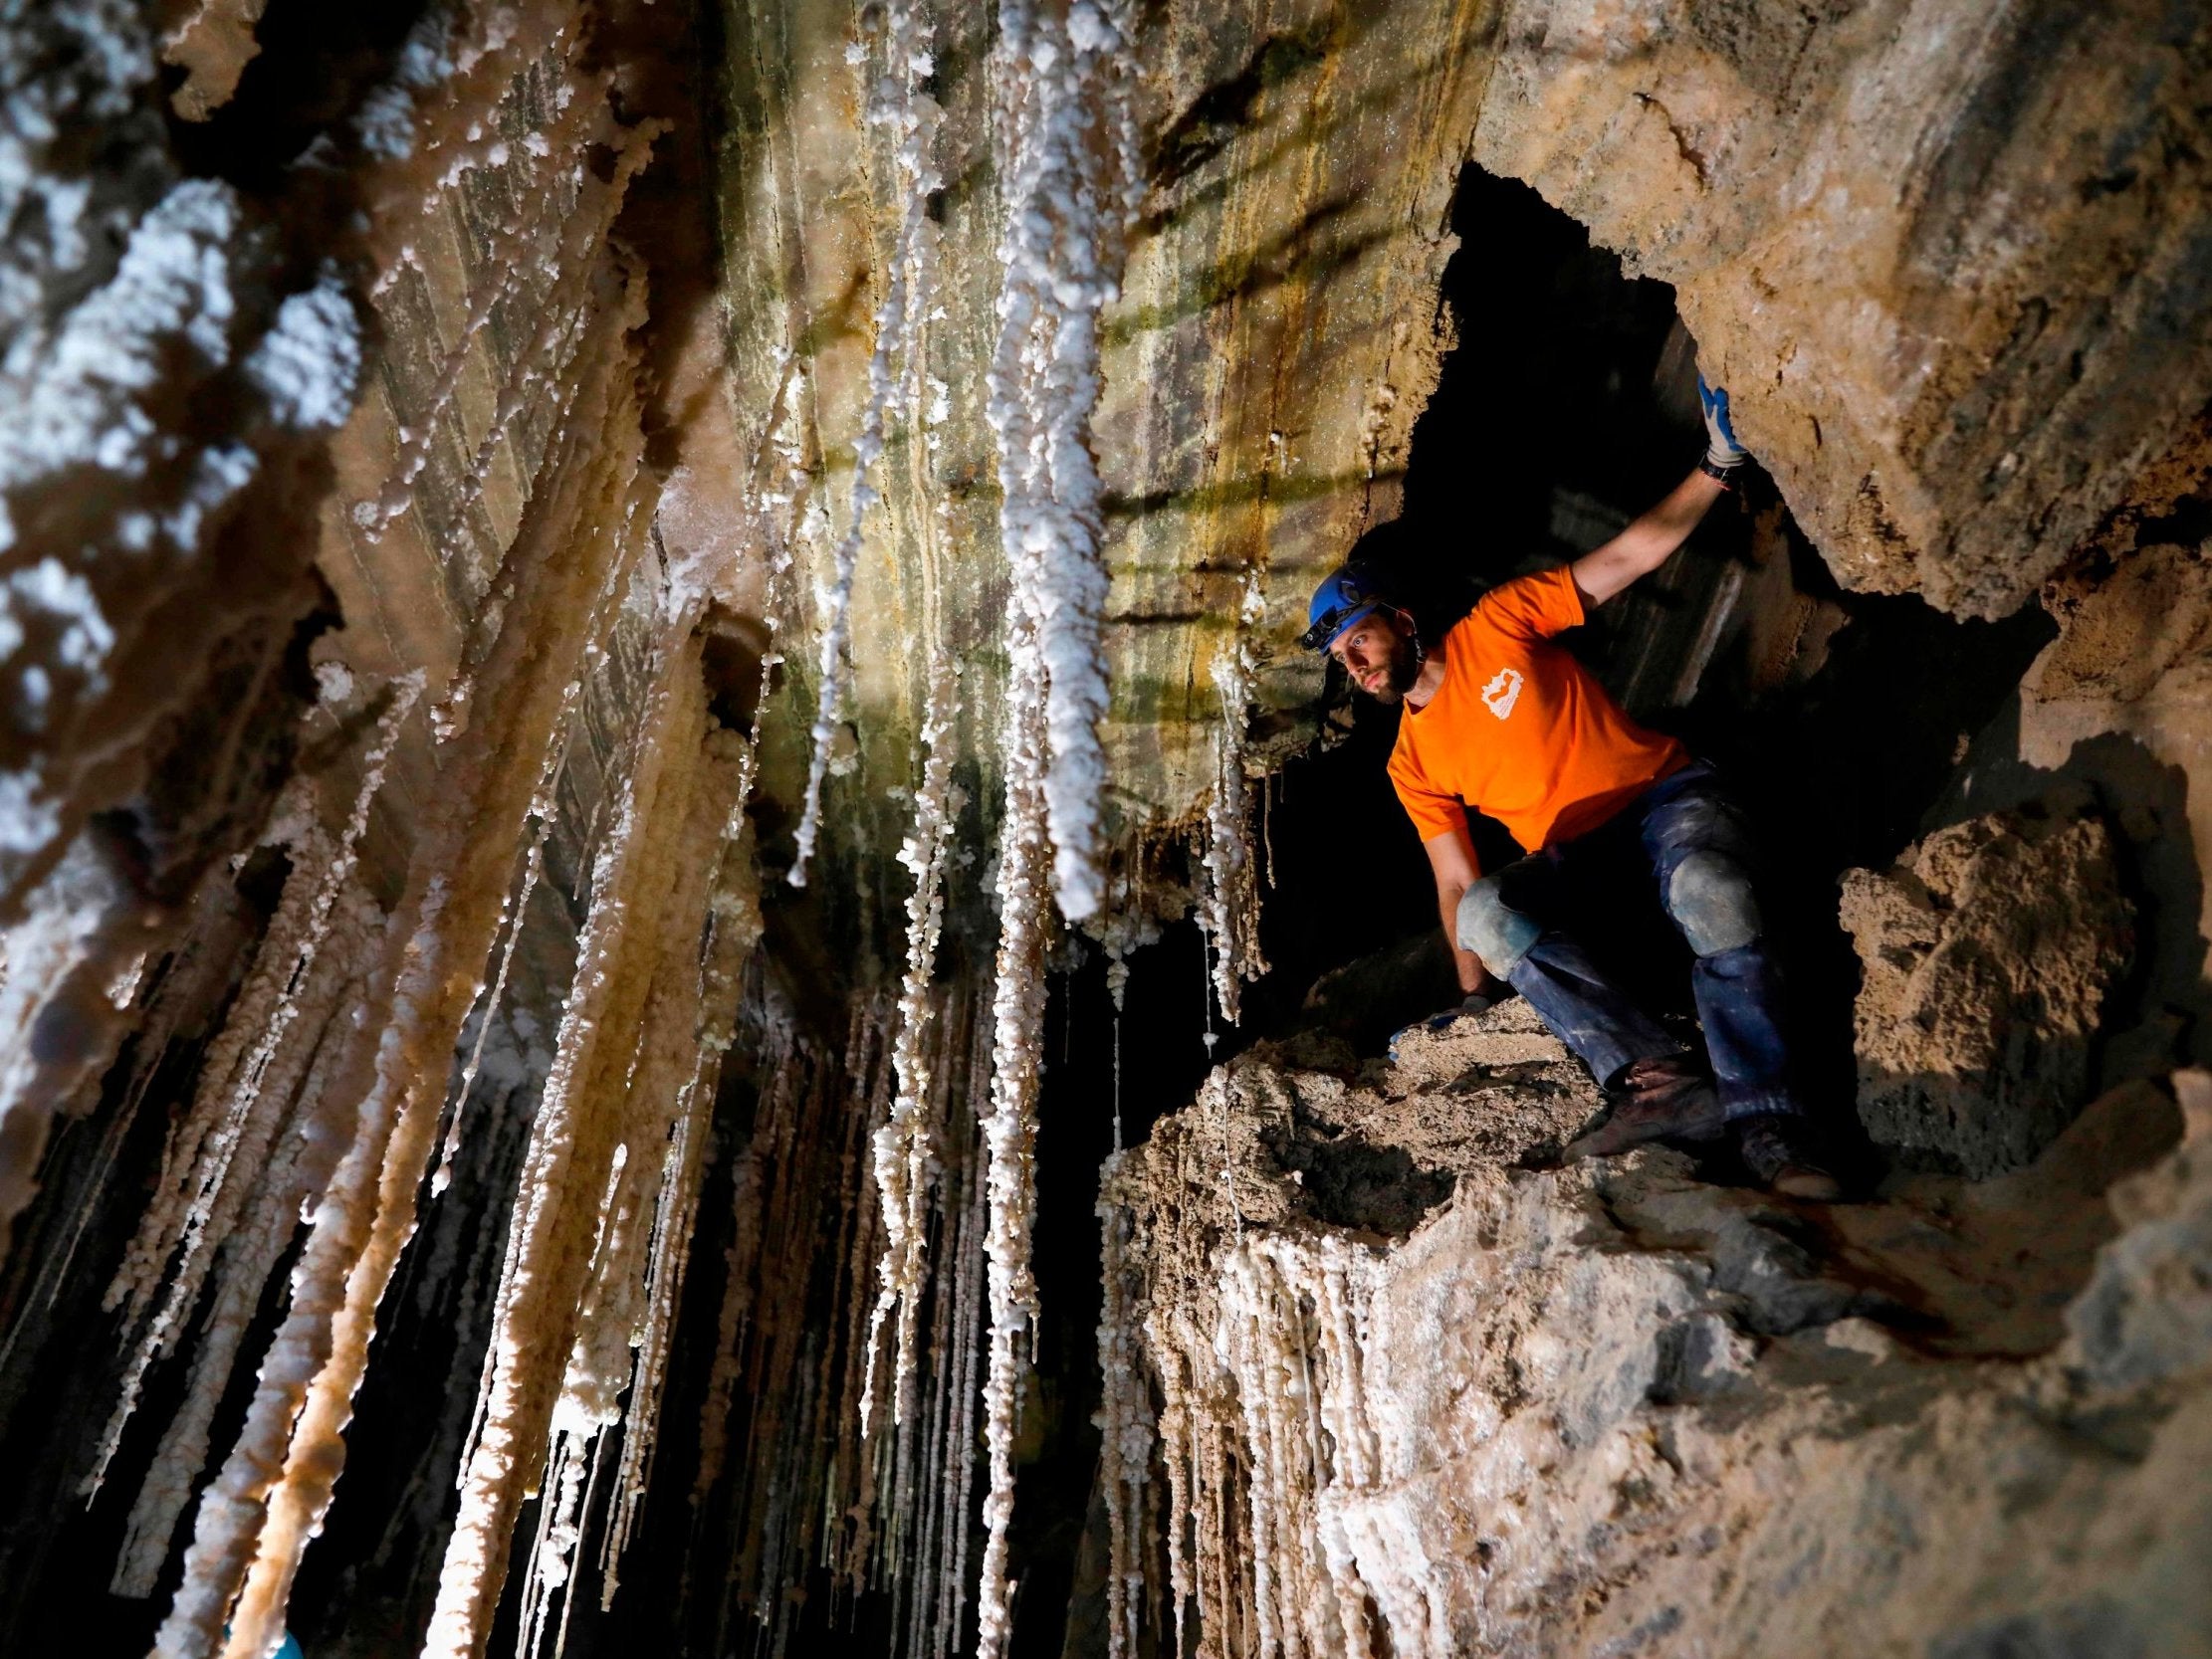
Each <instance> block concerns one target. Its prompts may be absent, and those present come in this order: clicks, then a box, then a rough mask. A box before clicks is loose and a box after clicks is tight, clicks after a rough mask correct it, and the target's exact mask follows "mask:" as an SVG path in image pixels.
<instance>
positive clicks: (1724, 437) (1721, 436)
mask: <svg viewBox="0 0 2212 1659" xmlns="http://www.w3.org/2000/svg"><path fill="white" fill-rule="evenodd" d="M1697 406H1698V408H1700V409H1702V410H1703V411H1704V413H1705V466H1704V470H1705V471H1706V472H1708V473H1710V474H1712V475H1713V477H1715V478H1718V479H1721V480H1722V481H1723V482H1726V475H1727V474H1729V473H1731V472H1733V471H1734V470H1735V469H1736V468H1738V467H1740V466H1742V465H1743V464H1744V463H1745V462H1746V461H1748V460H1750V459H1751V452H1750V451H1749V450H1747V449H1745V448H1744V447H1743V445H1741V444H1739V443H1737V442H1736V429H1735V427H1734V426H1732V425H1731V424H1729V420H1728V389H1727V388H1726V387H1725V386H1708V385H1706V384H1705V376H1704V372H1703V371H1702V370H1700V371H1699V372H1698V375H1697Z"/></svg>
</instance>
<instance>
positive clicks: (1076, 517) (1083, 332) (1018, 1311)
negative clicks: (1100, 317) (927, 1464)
mask: <svg viewBox="0 0 2212 1659" xmlns="http://www.w3.org/2000/svg"><path fill="white" fill-rule="evenodd" d="M999 27H1000V34H999V41H998V47H997V52H996V56H995V83H996V101H997V105H998V108H997V119H998V126H997V131H998V133H999V135H1000V140H1001V152H1000V177H1001V178H1004V179H1006V180H1007V181H1008V183H1007V187H1006V199H1007V213H1006V229H1005V232H1004V233H1003V235H1002V237H1001V240H1000V244H999V250H998V253H999V266H1000V272H1001V287H1000V292H999V299H998V317H999V335H998V341H997V346H996V349H995V353H994V355H993V359H992V364H991V369H990V374H989V377H988V393H989V395H988V400H987V409H986V413H987V415H988V418H989V420H990V423H991V427H992V431H993V434H994V436H995V440H996V443H997V451H998V472H999V486H1000V490H1001V493H1002V501H1001V506H1000V509H999V536H1000V540H1001V543H1002V545H1003V547H1004V549H1005V554H1006V561H1007V565H1008V568H1009V571H1010V573H1011V577H1012V589H1013V603H1012V605H1011V607H1010V609H1009V614H1008V616H1007V619H1006V635H1007V654H1008V659H1009V669H1008V675H1007V715H1006V724H1005V738H1004V743H1003V757H1004V765H1005V776H1006V784H1005V807H1004V812H1003V814H1002V817H1001V819H1000V824H999V846H998V915H999V939H998V953H997V962H996V971H995V985H994V991H993V998H992V1013H993V1033H994V1035H993V1051H992V1087H991V1109H990V1113H989V1115H988V1116H987V1117H986V1119H985V1120H984V1124H983V1134H984V1141H985V1146H986V1148H987V1151H988V1155H989V1159H990V1165H989V1190H990V1221H989V1229H988V1231H987V1234H986V1239H985V1250H986V1255H987V1260H988V1262H989V1284H990V1312H991V1337H990V1346H989V1359H988V1364H987V1366H986V1374H985V1381H984V1395H983V1398H984V1420H985V1421H984V1427H985V1439H986V1444H987V1447H988V1457H989V1465H990V1476H991V1484H990V1489H989V1491H988V1492H987V1493H986V1495H985V1498H984V1530H985V1542H984V1559H983V1568H982V1574H981V1579H980V1582H979V1585H978V1589H977V1626H978V1632H979V1634H978V1642H977V1655H978V1659H997V1655H999V1654H1000V1653H1001V1652H1002V1651H1003V1650H1004V1646H1005V1643H1006V1640H1007V1638H1008V1636H1009V1634H1010V1621H1011V1612H1012V1608H1011V1601H1012V1585H1011V1583H1010V1582H1009V1581H1008V1579H1007V1577H1006V1547H1007V1529H1008V1527H1009V1525H1010V1524H1011V1521H1012V1517H1013V1434H1014V1413H1015V1408H1016V1404H1017V1397H1018V1393H1019V1389H1020V1380H1021V1370H1022V1365H1023V1363H1024V1359H1023V1354H1022V1351H1021V1343H1022V1338H1023V1334H1024V1332H1025V1331H1027V1330H1028V1329H1029V1328H1030V1327H1031V1326H1032V1325H1033V1322H1034V1319H1035V1311H1036V1285H1035V1280H1034V1278H1033V1276H1032V1274H1031V1271H1030V1264H1029V1239H1030V1233H1031V1229H1032V1226H1033V1221H1034V1210H1035V1203H1036V1185H1035V1166H1034V1165H1035V1155H1036V1099H1037V1087H1038V1079H1039V1073H1040V1069H1041V1064H1042V1057H1041V1054H1040V1052H1039V1051H1040V1046H1041V1039H1042V1024H1043V1010H1044V952H1045V944H1046V935H1045V925H1046V922H1047V914H1046V902H1047V899H1048V897H1049V896H1050V895H1051V893H1052V892H1054V891H1056V893H1057V896H1058V899H1059V903H1060V908H1061V910H1062V912H1063V913H1064V914H1065V915H1066V916H1067V917H1068V918H1069V919H1070V920H1071V921H1072V920H1079V919H1081V918H1084V917H1088V916H1090V915H1091V914H1092V913H1093V912H1095V911H1096V910H1097V909H1098V907H1099V903H1100V900H1101V898H1102V885H1103V884H1102V879H1101V876H1100V873H1099V869H1098V865H1099V858H1098V849H1097V841H1098V802H1099V799H1100V797H1101V795H1102V794H1103V792H1104V788H1105V781H1106V768H1105V756H1104V752H1103V750H1102V748H1101V747H1100V743H1099V737H1098V730H1097V726H1098V722H1099V720H1100V718H1101V717H1102V716H1103V715H1104V713H1105V708H1106V686H1105V676H1104V673H1103V670H1102V667H1101V663H1100V654H1099V625H1100V624H1099V618H1100V613H1101V611H1102V609H1103V606H1104V603H1105V589H1106V577H1105V572H1104V570H1103V569H1102V568H1101V566H1100V564H1099V560H1098V548H1099V538H1100V524H1099V517H1098V499H1099V492H1100V485H1099V480H1098V471H1097V466H1096V464H1095V462H1094V461H1093V460H1092V458H1091V454H1090V450H1089V448H1088V445H1087V436H1088V433H1087V428H1088V425H1089V418H1090V411H1091V409H1092V407H1093V405H1094V404H1095V403H1096V401H1097V397H1098V369H1097V353H1098V342H1097V332H1096V323H1097V313H1098V310H1099V308H1100V307H1102V306H1103V305H1105V304H1106V303H1107V301H1108V300H1110V299H1111V298H1112V296H1113V294H1114V291H1115V282H1116V273H1117V271H1118V265H1119V255H1120V248H1121V243H1122V238H1123V236H1124V235H1125V233H1126V228H1127V225H1128V221H1129V216H1130V210H1131V206H1132V204H1133V201H1134V192H1135V188H1136V185H1135V181H1134V179H1132V178H1131V177H1129V176H1128V174H1127V172H1126V170H1125V169H1126V168H1127V166H1128V164H1129V162H1130V159H1131V156H1130V153H1129V151H1128V150H1127V148H1126V147H1125V145H1124V139H1125V137H1126V129H1125V127H1124V125H1123V123H1122V121H1121V119H1120V118H1119V117H1118V116H1117V114H1116V110H1117V109H1118V108H1119V107H1120V106H1121V105H1122V104H1123V103H1124V102H1125V101H1126V100H1127V98H1128V96H1129V88H1128V85H1127V66H1126V57H1127V54H1128V51H1129V47H1130V40H1131V31H1130V28H1129V18H1128V12H1127V10H1126V8H1125V7H1123V6H1119V5H1115V6H1109V7H1107V8H1105V9H1101V8H1100V7H1099V6H1097V5H1094V4H1093V3H1092V0H1076V4H1075V5H1073V6H1072V7H1071V8H1070V9H1069V11H1068V12H1067V13H1066V14H1065V15H1064V16H1063V17H1059V18H1056V19H1051V20H1047V19H1046V18H1045V17H1043V16H1041V15H1040V14H1039V13H1038V12H1037V11H1036V10H1035V9H1034V8H1033V7H1031V6H1029V5H1027V4H1020V3H1013V4H1006V5H1002V6H1001V7H1000V9H999ZM1048 868H1049V874H1048Z"/></svg>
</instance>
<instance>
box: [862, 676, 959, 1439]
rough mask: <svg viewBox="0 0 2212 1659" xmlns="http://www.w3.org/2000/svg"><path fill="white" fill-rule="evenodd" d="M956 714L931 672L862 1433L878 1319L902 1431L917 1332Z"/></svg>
mask: <svg viewBox="0 0 2212 1659" xmlns="http://www.w3.org/2000/svg"><path fill="white" fill-rule="evenodd" d="M956 713H957V709H956V706H955V695H954V692H953V684H952V673H951V670H950V667H949V666H948V665H947V664H945V663H944V662H943V661H942V660H940V661H939V662H938V664H937V665H936V669H935V672H934V674H933V675H932V684H931V687H930V706H929V713H928V715H927V717H926V718H925V719H924V721H923V725H922V744H923V748H924V750H925V753H926V758H925V759H924V761H923V764H922V781H921V787H920V788H918V789H917V790H916V791H915V794H914V827H913V828H912V829H911V830H910V831H909V832H908V833H907V837H906V840H905V842H904V843H903V844H902V845H901V847H900V848H899V862H900V863H901V864H903V865H905V866H906V868H907V870H908V871H909V872H911V873H912V875H913V877H914V891H913V892H912V893H911V894H909V895H908V896H907V902H906V975H905V978H904V979H903V980H902V981H901V983H900V986H899V1012H898V1018H899V1035H898V1041H897V1044H896V1046H895V1047H894V1049H893V1050H892V1064H893V1065H894V1066H895V1067H896V1068H897V1072H898V1080H899V1089H898V1095H897V1097H896V1099H895V1100H894V1101H893V1103H892V1107H891V1116H890V1119H889V1121H888V1122H886V1123H885V1124H884V1125H883V1126H882V1127H881V1128H879V1129H878V1130H877V1131H876V1132H875V1139H874V1147H873V1150H874V1168H875V1183H876V1191H877V1193H878V1195H879V1196H880V1198H881V1201H882V1205H883V1228H884V1240H883V1259H882V1261H881V1262H880V1263H879V1264H878V1266H877V1277H878V1279H879V1281H880V1286H881V1288H880V1289H879V1290H878V1291H877V1293H876V1303H875V1309H874V1311H873V1312H872V1313H871V1314H870V1316H869V1319H868V1339H867V1340H868V1349H867V1351H868V1369H867V1377H866V1381H865V1383H864V1384H863V1387H862V1390H861V1395H860V1432H861V1433H862V1435H864V1436H865V1435H866V1434H867V1433H868V1432H869V1427H870V1421H871V1417H872V1414H873V1410H874V1406H875V1393H876V1390H875V1361H876V1349H877V1343H878V1339H879V1337H880V1334H881V1332H882V1330H883V1325H884V1321H885V1320H886V1319H888V1318H890V1317H891V1316H892V1315H893V1314H894V1313H896V1315H897V1317H898V1323H897V1326H896V1328H895V1330H896V1341H897V1354H898V1360H897V1365H896V1367H895V1369H894V1370H893V1372H892V1380H891V1398H892V1419H893V1421H894V1422H896V1423H899V1424H902V1425H903V1424H904V1423H905V1422H906V1420H907V1418H908V1415H909V1413H910V1411H911V1408H912V1404H913V1400H912V1395H913V1387H914V1367H915V1351H914V1337H915V1324H916V1321H917V1320H918V1319H919V1318H920V1315H921V1308H922V1291H923V1288H924V1287H923V1277H924V1271H925V1267H926V1263H925V1261H924V1255H923V1252H924V1250H925V1248H926V1246H927V1243H928V1229H929V1181H930V1159H931V1151H930V1127H931V1125H930V1106H931V1098H932V1090H933V1087H934V1085H935V1082H936V1080H935V1078H933V1076H932V1075H931V1069H930V1066H929V1036H930V1016H931V1012H932V1010H931V1006H930V984H931V981H932V980H933V979H934V978H935V977H936V973H937V948H938V942H939V938H940V935H941V934H942V933H944V929H945V860H946V855H947V853H948V852H949V851H950V849H951V844H952V833H953V810H952V803H951V794H952V774H953V745H952V742H951V740H950V739H951V735H952V725H953V719H954V716H955V714H956Z"/></svg>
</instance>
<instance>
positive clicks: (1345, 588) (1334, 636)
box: [1298, 560, 1397, 651]
mask: <svg viewBox="0 0 2212 1659" xmlns="http://www.w3.org/2000/svg"><path fill="white" fill-rule="evenodd" d="M1396 608H1397V607H1396V605H1395V604H1394V603H1393V601H1392V597H1391V591H1390V586H1389V584H1388V583H1387V582H1386V581H1385V580H1384V579H1383V576H1382V573H1381V572H1380V571H1378V570H1377V569H1376V568H1375V567H1374V566H1373V565H1372V564H1366V563H1362V562H1360V561H1358V560H1354V561H1353V562H1352V563H1350V564H1347V565H1345V566H1344V567H1343V568H1342V569H1340V570H1334V571H1331V572H1330V573H1329V574H1328V575H1327V576H1324V577H1323V578H1322V580H1321V585H1320V586H1319V587H1317V588H1315V589H1314V590H1313V603H1312V604H1310V605H1308V606H1307V607H1306V622H1307V624H1308V626H1307V628H1306V631H1305V632H1304V633H1303V634H1301V635H1300V636H1299V637H1298V643H1299V644H1300V645H1303V646H1304V647H1305V648H1306V649H1307V650H1308V651H1326V650H1328V649H1329V647H1330V646H1332V645H1334V644H1335V643H1336V642H1337V640H1338V639H1339V638H1340V637H1341V636H1342V635H1343V634H1344V632H1345V630H1347V629H1349V628H1351V627H1353V626H1354V625H1356V624H1357V623H1360V622H1363V621H1365V620H1366V619H1367V618H1368V617H1370V616H1372V615H1373V614H1374V613H1375V612H1376V611H1378V610H1394V609H1396Z"/></svg>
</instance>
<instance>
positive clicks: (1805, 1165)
mask: <svg viewBox="0 0 2212 1659" xmlns="http://www.w3.org/2000/svg"><path fill="white" fill-rule="evenodd" d="M1736 1150H1737V1152H1739V1153H1740V1154H1741V1155H1742V1157H1743V1165H1744V1167H1745V1168H1746V1169H1748V1170H1750V1171H1751V1173H1752V1175H1753V1176H1754V1177H1755V1178H1756V1179H1757V1180H1758V1182H1759V1184H1760V1185H1761V1186H1763V1187H1766V1188H1767V1189H1768V1190H1769V1191H1772V1192H1780V1193H1783V1194H1785V1195H1787V1196H1789V1197H1792V1198H1811V1199H1813V1200H1815V1201H1816V1202H1819V1203H1824V1204H1833V1203H1834V1202H1835V1201H1836V1200H1837V1199H1839V1198H1841V1197H1842V1196H1843V1195H1844V1188H1843V1183H1842V1182H1840V1181H1839V1180H1837V1179H1836V1177H1835V1176H1834V1175H1833V1174H1831V1173H1829V1170H1828V1167H1827V1165H1825V1164H1824V1163H1822V1162H1821V1160H1820V1159H1819V1158H1818V1157H1816V1156H1814V1155H1813V1152H1812V1149H1811V1147H1810V1146H1809V1145H1808V1143H1807V1138H1806V1134H1805V1129H1804V1126H1803V1125H1802V1124H1800V1123H1799V1122H1798V1120H1797V1118H1796V1117H1795V1116H1794V1115H1792V1114H1790V1113H1787V1112H1762V1113H1761V1114H1759V1115H1758V1116H1757V1117H1756V1118H1745V1119H1743V1120H1741V1121H1740V1122H1738V1123H1737V1125H1736Z"/></svg>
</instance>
